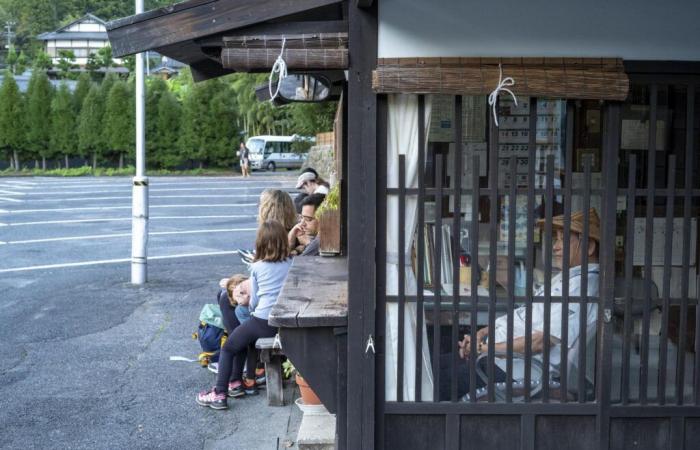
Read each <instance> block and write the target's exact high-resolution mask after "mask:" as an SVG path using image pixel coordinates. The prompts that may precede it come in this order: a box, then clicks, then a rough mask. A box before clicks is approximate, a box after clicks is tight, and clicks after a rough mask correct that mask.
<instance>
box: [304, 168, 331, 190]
mask: <svg viewBox="0 0 700 450" xmlns="http://www.w3.org/2000/svg"><path fill="white" fill-rule="evenodd" d="M327 184H328V183H326V182H325V181H323V180H322V179H321V178H320V177H319V176H318V175H317V174H316V171H313V172H311V171H308V172H302V174H301V175H299V178H297V184H296V188H297V189H302V190H303V191H304V192H306V193H307V194H308V195H311V194H323V195H328V192H329V191H328V186H327Z"/></svg>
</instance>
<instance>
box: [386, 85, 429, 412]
mask: <svg viewBox="0 0 700 450" xmlns="http://www.w3.org/2000/svg"><path fill="white" fill-rule="evenodd" d="M388 101H389V117H388V128H389V129H388V132H387V135H388V142H387V153H388V155H387V165H388V173H387V185H388V187H398V185H399V155H405V159H406V178H405V179H406V187H413V188H416V187H418V170H420V169H421V167H423V165H424V162H423V161H418V96H417V95H405V94H396V95H390V96H389V98H388ZM431 103H432V102H431V97H430V96H426V98H425V141H426V145H427V141H428V130H429V129H430V111H431ZM417 206H418V198H417V196H415V195H412V196H407V197H406V211H405V213H406V215H405V217H402V218H401V220H399V217H398V216H399V201H398V197H397V196H395V195H394V196H389V198H388V199H387V232H386V238H387V239H386V246H387V263H386V293H387V295H398V290H399V289H398V281H399V258H404V260H405V274H404V279H405V293H406V294H407V295H415V294H416V278H415V275H414V273H413V270H412V268H411V260H410V255H411V247H412V246H413V237H414V233H415V230H416V219H417V216H416V213H417ZM399 226H402V227H403V229H404V233H405V234H404V236H405V240H404V242H405V248H403V249H399V248H398V245H399V240H398V236H399ZM418 264H422V262H418ZM421 313H423V312H422V311H421ZM416 317H417V311H416V304H415V303H408V302H407V303H406V306H405V314H404V360H403V361H402V362H401V363H402V364H403V365H404V366H403V399H404V401H414V400H415V397H416V396H415V383H416V382H415V380H416V357H419V358H421V359H422V366H423V373H422V377H421V400H422V401H432V400H433V372H432V370H431V364H430V349H429V348H428V333H427V330H426V327H425V321H424V322H423V327H422V330H417V329H416ZM398 330H399V310H398V304H397V303H387V311H386V360H385V374H386V382H385V389H386V391H385V396H386V400H387V401H395V400H396V386H397V368H398V364H399V363H400V362H399V361H397V356H398V348H399V338H398V333H399V331H398ZM416 339H423V352H422V355H418V356H417V355H416Z"/></svg>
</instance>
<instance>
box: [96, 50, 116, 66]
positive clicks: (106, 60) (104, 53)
mask: <svg viewBox="0 0 700 450" xmlns="http://www.w3.org/2000/svg"><path fill="white" fill-rule="evenodd" d="M96 62H97V65H98V67H104V68H105V69H108V68H110V67H112V66H114V60H113V59H112V47H111V46H109V45H107V46H106V47H102V48H101V49H99V50H98V51H97V56H96Z"/></svg>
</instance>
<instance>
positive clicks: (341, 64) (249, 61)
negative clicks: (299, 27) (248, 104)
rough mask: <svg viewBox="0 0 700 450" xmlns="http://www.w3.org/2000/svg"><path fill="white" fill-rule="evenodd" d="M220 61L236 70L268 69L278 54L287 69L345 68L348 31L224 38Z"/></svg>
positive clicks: (225, 66) (226, 66) (346, 65)
mask: <svg viewBox="0 0 700 450" xmlns="http://www.w3.org/2000/svg"><path fill="white" fill-rule="evenodd" d="M223 41H224V48H222V49H221V63H222V65H223V67H224V68H227V69H235V70H239V71H251V70H261V69H265V70H269V69H270V68H271V67H272V65H273V64H274V63H275V60H276V59H277V57H278V56H279V54H280V50H281V49H282V43H283V42H284V54H283V58H284V61H285V63H286V64H287V68H289V69H292V70H295V69H303V70H329V69H347V67H348V48H347V46H348V34H347V33H318V34H297V35H288V36H231V37H224V38H223Z"/></svg>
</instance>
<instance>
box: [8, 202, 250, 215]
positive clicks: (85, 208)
mask: <svg viewBox="0 0 700 450" xmlns="http://www.w3.org/2000/svg"><path fill="white" fill-rule="evenodd" d="M240 206H258V204H257V203H223V204H213V205H211V204H209V205H150V206H149V207H148V208H149V209H155V208H221V207H240ZM110 209H131V205H129V206H82V207H77V208H46V209H13V210H7V209H0V214H22V213H36V212H60V211H106V210H110Z"/></svg>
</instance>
